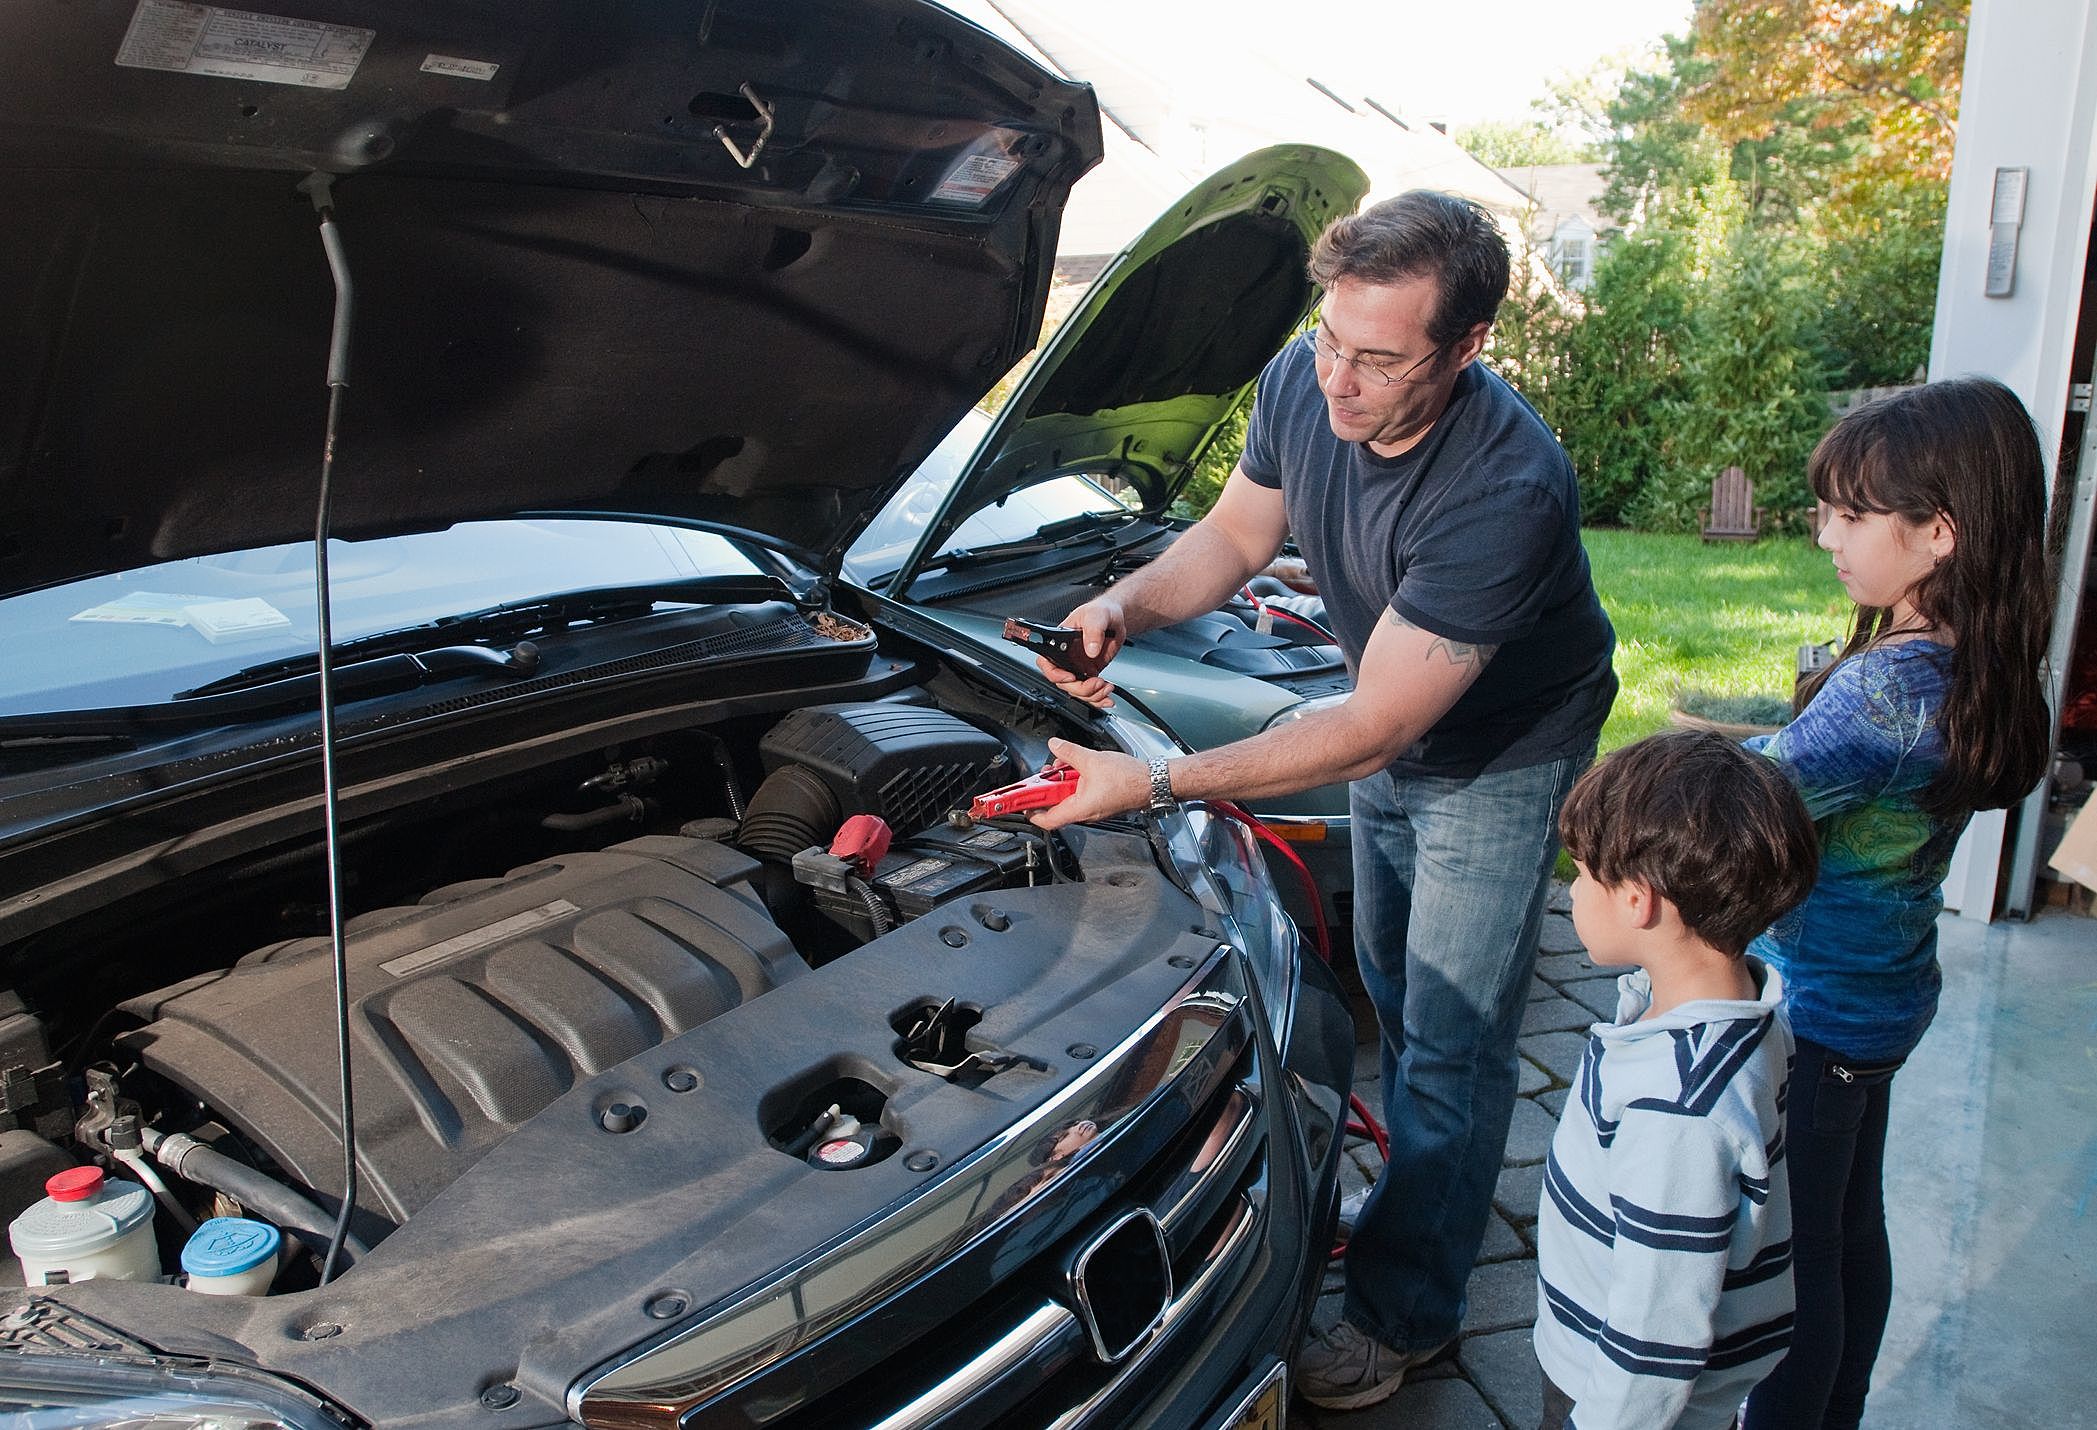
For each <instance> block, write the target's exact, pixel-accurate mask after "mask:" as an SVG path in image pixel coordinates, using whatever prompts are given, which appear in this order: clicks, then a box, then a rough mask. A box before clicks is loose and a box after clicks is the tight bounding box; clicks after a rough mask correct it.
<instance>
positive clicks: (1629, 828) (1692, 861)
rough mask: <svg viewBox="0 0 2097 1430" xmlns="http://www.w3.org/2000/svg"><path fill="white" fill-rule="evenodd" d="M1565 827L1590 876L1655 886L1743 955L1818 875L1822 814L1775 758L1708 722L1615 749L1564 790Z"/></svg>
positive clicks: (1712, 937) (1711, 936)
mask: <svg viewBox="0 0 2097 1430" xmlns="http://www.w3.org/2000/svg"><path fill="white" fill-rule="evenodd" d="M1558 830H1559V833H1560V835H1561V836H1562V837H1563V838H1564V839H1565V847H1566V852H1567V853H1569V854H1571V855H1572V856H1573V857H1574V858H1575V859H1577V860H1579V861H1580V862H1581V863H1582V864H1584V865H1586V866H1587V872H1588V874H1589V876H1590V877H1592V878H1593V879H1595V880H1596V881H1597V882H1599V883H1601V884H1604V885H1607V886H1610V887H1612V888H1613V887H1616V886H1619V885H1622V884H1626V883H1630V882H1632V881H1634V880H1635V881H1637V882H1639V883H1643V884H1645V885H1647V886H1648V887H1650V888H1651V889H1652V890H1653V892H1654V893H1656V894H1658V895H1660V896H1661V897H1662V898H1664V899H1666V900H1667V901H1668V902H1669V903H1671V904H1673V905H1674V906H1675V908H1676V910H1677V911H1678V912H1679V913H1680V914H1681V915H1682V923H1683V924H1684V926H1685V927H1687V928H1688V929H1689V931H1690V932H1691V933H1693V934H1695V935H1696V936H1697V937H1698V938H1700V939H1702V940H1703V941H1704V942H1706V943H1708V944H1710V945H1711V946H1712V947H1713V948H1716V949H1719V950H1720V951H1722V952H1724V953H1727V954H1730V955H1732V956H1733V957H1736V958H1737V957H1739V956H1740V955H1741V954H1742V953H1744V952H1746V951H1747V946H1748V943H1749V942H1750V941H1751V940H1752V939H1753V938H1754V937H1755V935H1756V934H1758V933H1761V932H1762V930H1764V929H1766V928H1768V927H1769V926H1770V924H1772V923H1773V922H1775V921H1776V919H1777V917H1778V915H1780V914H1783V913H1785V912H1787V911H1788V910H1790V909H1791V908H1792V907H1793V906H1794V905H1796V904H1798V903H1799V901H1800V900H1802V899H1804V898H1805V897H1806V895H1807V894H1809V893H1811V892H1812V890H1813V881H1814V878H1815V877H1816V876H1817V875H1818V874H1819V872H1820V843H1819V840H1818V839H1817V838H1816V837H1815V835H1814V832H1813V821H1812V819H1811V817H1810V816H1808V815H1807V813H1806V806H1805V802H1804V801H1803V800H1801V799H1800V798H1799V795H1798V791H1797V790H1796V789H1794V788H1793V787H1792V784H1791V781H1790V780H1789V779H1788V778H1786V777H1785V775H1784V772H1783V770H1782V769H1781V768H1779V767H1778V765H1777V763H1776V761H1774V760H1771V759H1767V758H1765V757H1764V756H1761V755H1755V754H1750V753H1749V752H1748V751H1746V750H1743V749H1742V748H1740V746H1738V745H1736V744H1734V743H1733V742H1732V741H1731V740H1728V739H1727V738H1725V736H1723V735H1715V734H1712V733H1710V732H1709V731H1703V730H1670V731H1667V732H1665V733H1663V734H1659V735H1653V736H1651V737H1649V738H1647V739H1644V740H1640V741H1638V742H1637V743H1636V744H1631V745H1626V746H1624V748H1623V749H1621V750H1618V751H1617V752H1616V753H1614V754H1612V755H1610V756H1608V757H1607V758H1606V759H1604V760H1603V761H1602V762H1601V763H1600V764H1598V765H1596V766H1595V767H1594V768H1593V769H1591V770H1589V771H1588V772H1587V773H1586V774H1584V775H1582V776H1581V777H1580V780H1579V782H1578V783H1577V784H1575V785H1574V786H1573V791H1572V793H1571V794H1569V795H1567V796H1566V801H1565V808H1564V809H1563V810H1561V811H1560V812H1559V816H1558Z"/></svg>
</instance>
